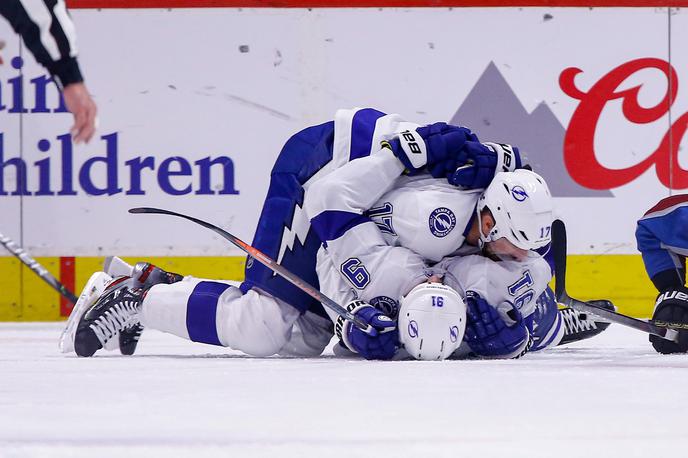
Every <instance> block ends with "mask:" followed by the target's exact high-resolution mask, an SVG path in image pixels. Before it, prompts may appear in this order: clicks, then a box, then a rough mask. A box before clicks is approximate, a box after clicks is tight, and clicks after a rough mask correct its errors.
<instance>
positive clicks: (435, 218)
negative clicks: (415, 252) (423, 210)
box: [428, 207, 456, 238]
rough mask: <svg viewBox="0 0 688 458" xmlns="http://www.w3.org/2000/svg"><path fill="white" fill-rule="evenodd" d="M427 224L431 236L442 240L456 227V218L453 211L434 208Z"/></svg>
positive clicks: (444, 208)
mask: <svg viewBox="0 0 688 458" xmlns="http://www.w3.org/2000/svg"><path fill="white" fill-rule="evenodd" d="M428 224H429V226H430V232H432V235H434V236H435V237H439V238H442V237H445V236H446V235H447V234H449V233H450V232H451V231H452V229H454V226H456V216H455V215H454V212H453V211H451V210H450V209H448V208H446V207H440V208H436V209H435V210H433V211H432V213H430V218H429V219H428Z"/></svg>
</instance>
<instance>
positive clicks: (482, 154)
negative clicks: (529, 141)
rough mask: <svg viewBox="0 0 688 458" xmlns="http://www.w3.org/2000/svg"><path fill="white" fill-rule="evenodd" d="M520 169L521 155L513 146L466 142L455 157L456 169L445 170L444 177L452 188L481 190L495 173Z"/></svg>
mask: <svg viewBox="0 0 688 458" xmlns="http://www.w3.org/2000/svg"><path fill="white" fill-rule="evenodd" d="M521 167H522V165H521V154H520V152H519V151H518V148H517V147H515V146H511V145H507V144H505V143H489V142H488V143H479V142H474V141H467V142H466V144H465V145H464V147H463V150H462V151H461V153H460V154H459V155H458V156H457V161H456V167H454V169H453V170H447V174H446V176H447V180H448V181H449V183H451V184H453V185H454V186H459V187H461V188H464V189H481V188H486V187H487V186H488V185H489V184H490V182H491V181H492V178H493V177H494V176H495V173H497V172H513V171H514V170H516V169H520V168H521ZM433 176H435V175H434V174H433Z"/></svg>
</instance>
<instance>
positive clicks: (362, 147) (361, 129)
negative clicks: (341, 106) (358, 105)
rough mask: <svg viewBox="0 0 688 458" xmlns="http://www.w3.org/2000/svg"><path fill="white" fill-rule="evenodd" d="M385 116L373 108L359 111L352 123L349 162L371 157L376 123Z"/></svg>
mask: <svg viewBox="0 0 688 458" xmlns="http://www.w3.org/2000/svg"><path fill="white" fill-rule="evenodd" d="M383 116H385V114H384V113H383V112H381V111H377V110H374V109H372V108H364V109H362V110H358V111H357V112H356V114H354V118H353V120H352V121H351V152H350V154H349V160H350V161H353V160H354V159H358V158H361V157H366V156H369V155H370V149H371V147H372V144H373V134H374V133H375V123H376V122H377V120H378V119H380V118H381V117H383Z"/></svg>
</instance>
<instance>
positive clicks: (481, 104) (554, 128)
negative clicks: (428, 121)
mask: <svg viewBox="0 0 688 458" xmlns="http://www.w3.org/2000/svg"><path fill="white" fill-rule="evenodd" d="M449 123H450V124H454V125H458V126H468V127H470V128H471V129H472V130H473V131H474V132H475V133H476V134H477V135H478V137H479V138H480V139H481V140H483V141H485V140H487V141H496V142H506V143H509V144H512V145H516V146H518V147H519V149H520V151H521V154H522V155H523V156H525V158H524V164H530V165H531V166H532V167H533V170H535V171H536V172H537V173H539V174H541V175H542V176H544V177H545V178H546V179H547V183H548V185H549V188H550V191H551V192H552V195H553V196H554V197H613V194H612V193H611V192H610V191H608V190H594V189H588V188H585V187H583V186H581V185H579V184H578V183H576V182H575V181H574V180H573V178H571V176H570V175H569V173H568V171H567V170H566V167H565V165H564V137H565V135H566V129H565V128H564V126H563V125H562V124H561V123H560V122H559V120H558V119H557V118H556V116H555V115H554V113H553V112H552V110H551V109H550V108H549V107H548V106H547V104H546V103H544V102H542V103H540V104H539V105H538V106H537V107H536V108H535V109H534V110H533V111H532V112H531V113H528V111H526V109H525V107H524V106H523V104H522V103H521V101H520V100H519V99H518V97H517V96H516V94H515V93H514V91H513V89H511V87H510V86H509V83H508V82H507V81H506V79H505V78H504V76H503V75H502V73H501V72H500V71H499V69H498V68H497V66H496V65H495V64H494V62H490V64H489V65H488V66H487V68H486V69H485V71H484V72H483V74H482V75H481V76H480V78H478V81H477V82H476V83H475V86H473V89H472V90H471V91H470V92H469V93H468V96H467V97H466V99H465V100H464V101H463V103H462V104H461V106H460V107H459V109H458V110H457V111H456V113H455V114H454V116H452V118H451V119H450V121H449Z"/></svg>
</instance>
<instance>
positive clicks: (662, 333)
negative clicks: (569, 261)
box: [552, 219, 685, 342]
mask: <svg viewBox="0 0 688 458" xmlns="http://www.w3.org/2000/svg"><path fill="white" fill-rule="evenodd" d="M552 253H553V254H554V275H555V288H554V294H555V296H556V298H557V301H558V302H559V303H561V304H563V305H566V306H569V307H571V308H572V309H574V310H578V311H580V312H585V313H589V314H592V315H596V316H598V317H600V318H604V319H606V320H608V321H610V322H612V323H618V324H621V325H624V326H628V327H630V328H633V329H637V330H638V331H642V332H646V333H648V334H652V335H655V336H659V337H661V338H663V339H666V340H670V341H672V342H678V330H677V329H681V328H683V326H685V325H682V324H681V323H665V322H661V323H662V324H661V326H660V322H653V321H643V320H639V319H637V318H633V317H630V316H627V315H623V314H621V313H617V312H614V311H612V310H607V309H605V308H603V307H598V306H596V305H594V304H589V303H587V302H583V301H581V300H578V299H574V298H572V297H571V296H569V295H568V293H567V292H566V226H565V225H564V222H563V221H561V220H558V219H557V220H554V222H553V223H552Z"/></svg>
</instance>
